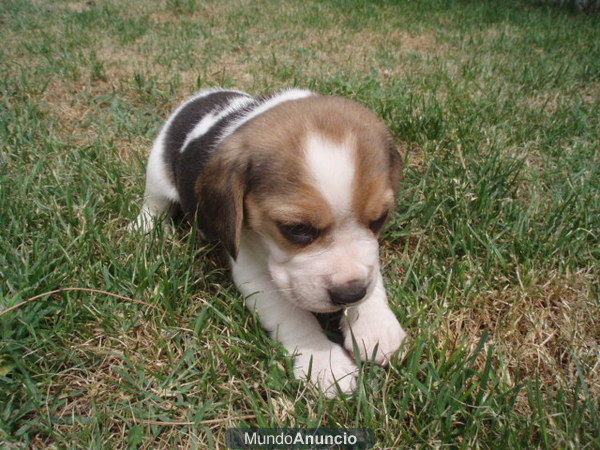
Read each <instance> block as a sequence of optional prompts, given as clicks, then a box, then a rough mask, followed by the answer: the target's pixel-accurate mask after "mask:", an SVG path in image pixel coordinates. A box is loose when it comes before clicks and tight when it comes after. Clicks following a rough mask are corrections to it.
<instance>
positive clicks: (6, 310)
mask: <svg viewBox="0 0 600 450" xmlns="http://www.w3.org/2000/svg"><path fill="white" fill-rule="evenodd" d="M73 291H76V292H93V293H95V294H103V295H108V296H110V297H114V298H118V299H120V300H125V301H128V302H132V303H138V304H140V305H144V306H148V307H149V308H152V309H156V310H157V311H162V310H161V309H160V308H159V307H158V306H156V305H151V304H150V303H147V302H144V301H142V300H136V299H134V298H129V297H125V296H124V295H119V294H113V293H112V292H107V291H102V290H100V289H91V288H78V287H69V288H62V289H55V290H54V291H48V292H44V293H43V294H38V295H35V296H33V297H31V298H28V299H27V300H25V301H22V302H21V303H17V304H16V305H13V306H11V307H9V308H6V309H4V310H3V311H0V317H2V316H4V315H5V314H8V313H9V312H11V311H13V310H15V309H17V308H20V307H21V306H24V305H26V304H28V303H31V302H34V301H36V300H39V299H40V298H43V297H46V296H48V295H53V294H60V293H62V292H73Z"/></svg>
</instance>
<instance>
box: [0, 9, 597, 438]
mask: <svg viewBox="0 0 600 450" xmlns="http://www.w3.org/2000/svg"><path fill="white" fill-rule="evenodd" d="M0 42H2V44H1V46H0V71H1V76H0V168H1V170H0V447H9V448H11V447H14V448H21V447H30V446H31V447H45V446H50V445H54V446H55V447H56V448H64V447H72V446H76V447H106V448H113V447H143V448H156V447H163V448H171V447H176V446H181V447H199V448H205V447H207V446H209V447H222V446H223V445H224V434H225V430H226V429H227V428H228V427H233V426H260V427H287V426H294V427H315V426H326V427H366V428H371V429H372V430H374V432H375V436H376V438H377V447H378V448H400V447H420V448H427V447H441V446H446V445H451V446H456V447H463V448H465V447H483V448H525V447H527V448H531V447H540V448H556V447H560V448H598V447H599V446H600V437H599V436H600V419H599V417H600V414H599V411H598V409H599V406H598V405H599V402H598V400H599V398H600V361H599V355H600V289H599V287H598V286H599V279H600V263H599V260H600V245H599V244H598V243H599V240H600V144H599V142H600V127H599V126H598V125H599V124H600V20H599V16H598V15H593V14H589V15H586V14H583V13H580V12H577V11H575V10H573V9H571V8H568V7H565V6H558V5H555V4H549V3H545V2H536V1H525V0H522V1H517V0H506V1H492V0H487V1H486V0H480V1H475V0H471V1H469V0H422V1H409V0H397V1H366V0H354V1H342V0H305V1H302V2H297V1H293V0H265V1H260V2H253V1H250V0H231V1H229V0H228V1H223V0H221V1H217V0H211V1H193V0H164V1H163V0H161V1H156V0H153V1H144V2H142V1H135V2H133V1H126V0H89V1H83V2H66V1H58V0H56V1H50V0H5V1H2V2H1V3H0ZM212 86H224V87H235V88H237V89H242V90H246V91H248V92H252V93H257V94H260V93H267V92H272V91H274V90H277V89H281V88H285V87H290V86H300V87H308V88H310V89H313V90H315V91H318V92H320V93H323V94H331V95H342V96H346V97H348V98H351V99H354V100H356V101H359V102H361V103H363V104H365V105H367V106H369V107H370V108H372V109H373V110H374V111H376V113H377V114H378V115H380V116H381V117H382V118H383V119H384V120H385V122H386V123H387V124H388V126H389V127H390V129H391V130H392V132H393V134H394V137H395V139H396V141H397V143H398V145H399V147H400V148H402V149H403V151H404V154H405V163H406V164H405V172H404V174H405V176H404V180H403V182H402V186H401V190H400V196H399V199H398V205H397V210H396V213H395V216H394V218H393V221H392V223H390V225H389V226H388V228H387V230H386V232H385V234H384V237H383V240H382V248H381V255H382V264H383V270H384V277H385V280H386V284H387V289H388V295H389V298H390V302H391V304H392V305H393V306H392V307H393V309H394V311H395V312H396V313H397V315H398V317H399V319H400V321H401V323H402V324H403V326H404V327H405V329H406V330H407V332H408V334H409V339H408V340H407V342H406V345H405V346H404V347H403V349H402V350H401V352H400V354H399V355H398V356H397V357H396V358H395V359H394V360H393V361H392V364H391V366H390V367H389V368H387V369H382V368H379V367H374V366H372V365H364V366H363V367H362V368H361V377H360V382H359V389H358V392H357V393H356V395H354V396H351V397H347V398H344V399H337V400H329V399H326V398H324V397H323V396H322V395H320V394H319V393H318V392H316V391H315V390H314V389H312V388H310V387H307V386H306V385H304V384H302V383H300V382H297V381H294V380H293V376H292V375H293V374H292V361H291V359H290V357H288V356H286V355H285V352H284V351H283V349H282V348H280V347H277V346H274V344H273V342H272V341H271V340H270V339H269V338H268V337H267V335H266V334H265V332H263V331H262V330H261V328H260V326H259V324H258V323H257V320H256V318H255V317H253V316H252V314H250V313H249V312H247V310H246V309H245V307H244V305H243V299H242V298H241V296H240V294H238V293H237V291H236V289H235V288H234V286H233V284H232V282H231V281H230V278H229V276H228V271H227V268H226V267H224V266H223V265H222V264H221V263H220V262H219V259H218V258H216V257H215V252H214V251H213V249H212V248H211V247H210V246H206V245H198V244H197V239H196V236H195V234H194V233H193V232H188V231H187V230H183V229H182V230H179V231H177V232H175V233H171V234H165V233H163V232H162V231H159V230H157V231H156V232H155V233H153V234H151V235H149V236H148V237H147V238H146V239H141V238H140V237H139V236H136V235H133V234H130V233H128V232H127V231H126V226H127V224H128V223H129V222H130V221H131V220H132V219H133V218H134V217H135V215H136V214H137V212H138V208H139V206H140V202H141V198H142V193H143V186H144V169H145V158H146V155H147V152H148V150H149V148H150V145H151V143H152V140H153V137H154V136H155V134H156V133H157V130H158V128H159V126H160V125H161V122H162V121H163V120H164V119H165V118H166V117H167V115H168V114H169V112H170V111H171V110H172V109H173V108H174V107H175V106H176V105H177V104H178V103H179V102H180V101H181V100H182V99H184V98H185V97H186V96H188V95H189V94H191V93H193V92H194V91H196V90H198V89H201V88H206V87H212ZM65 288H87V289H92V290H94V291H62V292H58V293H54V294H46V295H42V296H41V297H39V298H35V299H33V300H31V301H30V302H28V303H26V304H23V305H20V306H17V305H19V304H20V303H21V302H25V301H27V300H28V299H32V298H34V297H35V296H38V295H40V294H44V293H47V292H49V291H53V290H57V289H65ZM97 291H106V292H108V293H110V294H114V295H118V296H121V297H115V296H114V295H108V294H104V293H101V292H97ZM134 300H135V301H136V302H134ZM13 306H16V307H15V308H13V309H11V310H7V308H10V307H13ZM206 421H209V422H206Z"/></svg>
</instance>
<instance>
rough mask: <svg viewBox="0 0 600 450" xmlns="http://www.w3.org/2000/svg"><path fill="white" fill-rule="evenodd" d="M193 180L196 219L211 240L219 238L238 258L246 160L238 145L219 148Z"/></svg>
mask: <svg viewBox="0 0 600 450" xmlns="http://www.w3.org/2000/svg"><path fill="white" fill-rule="evenodd" d="M217 151H218V155H215V156H214V157H213V158H211V159H210V160H209V162H208V163H207V165H206V167H205V168H204V170H203V171H202V174H201V175H200V176H199V177H198V180H197V181H196V198H197V199H198V213H197V220H198V222H199V226H200V229H201V230H202V231H203V232H204V233H205V234H206V235H207V237H208V238H209V239H211V240H219V241H220V242H221V244H222V245H223V247H224V248H225V250H227V253H229V256H231V257H232V258H233V259H236V258H237V254H238V250H239V246H240V234H241V231H242V223H243V221H244V196H245V191H246V185H247V172H248V167H249V162H248V160H247V158H245V157H242V154H241V151H240V149H239V148H237V145H236V144H235V143H234V144H229V145H226V147H225V148H219V149H218V150H217Z"/></svg>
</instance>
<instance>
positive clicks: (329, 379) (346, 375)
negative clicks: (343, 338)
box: [294, 344, 358, 398]
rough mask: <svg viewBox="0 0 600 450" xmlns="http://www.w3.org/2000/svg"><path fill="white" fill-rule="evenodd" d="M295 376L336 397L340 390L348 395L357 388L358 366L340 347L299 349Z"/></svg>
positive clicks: (295, 362)
mask: <svg viewBox="0 0 600 450" xmlns="http://www.w3.org/2000/svg"><path fill="white" fill-rule="evenodd" d="M294 375H295V376H296V378H298V379H301V380H307V381H310V382H312V383H314V384H316V385H317V386H318V387H319V388H320V389H321V390H322V391H323V392H324V393H325V396H327V397H330V398H332V397H335V396H336V395H337V393H338V390H337V387H336V383H337V386H339V389H340V390H341V391H342V392H343V393H345V394H347V393H351V392H353V391H354V389H355V388H356V376H357V375H358V366H357V365H356V364H355V363H354V361H353V360H352V358H350V357H349V356H348V354H347V353H346V352H345V351H344V349H343V348H342V347H340V346H339V345H334V344H332V345H331V346H327V347H326V348H323V349H319V350H311V349H299V350H298V354H297V355H296V357H295V361H294Z"/></svg>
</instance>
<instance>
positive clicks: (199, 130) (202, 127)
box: [180, 96, 254, 153]
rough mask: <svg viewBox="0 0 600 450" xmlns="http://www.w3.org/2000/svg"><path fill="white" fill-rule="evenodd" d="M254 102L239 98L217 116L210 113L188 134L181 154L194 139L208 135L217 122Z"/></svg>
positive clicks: (249, 98)
mask: <svg viewBox="0 0 600 450" xmlns="http://www.w3.org/2000/svg"><path fill="white" fill-rule="evenodd" d="M252 101H254V99H253V98H252V97H247V96H245V97H237V98H234V99H232V100H231V101H230V102H229V103H228V104H227V106H225V107H224V108H222V109H220V110H218V111H219V112H217V113H216V114H215V113H214V112H209V113H208V114H206V115H205V116H204V117H203V118H202V120H200V122H198V123H197V124H196V126H195V127H194V129H193V130H192V131H190V132H189V133H188V135H187V136H186V137H185V141H184V142H183V145H182V146H181V150H180V152H181V153H183V152H184V151H185V150H186V147H187V146H188V144H189V143H190V142H192V141H193V140H194V139H198V138H199V137H200V136H202V135H204V134H206V133H208V132H209V130H210V129H211V128H212V127H213V126H214V125H215V124H216V123H217V122H219V120H221V119H222V118H223V117H225V116H226V115H228V114H231V113H233V112H235V111H237V110H238V109H241V108H243V107H244V106H246V105H247V104H248V103H251V102H252Z"/></svg>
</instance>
